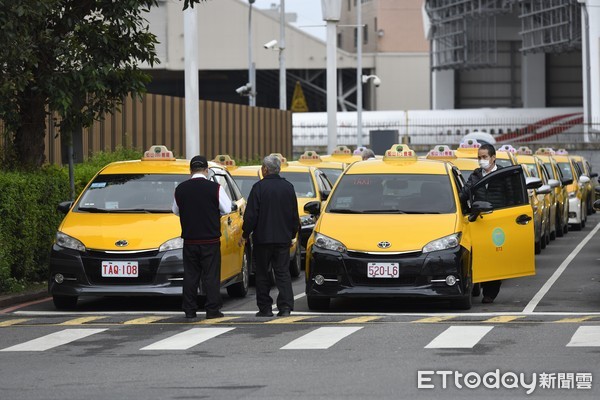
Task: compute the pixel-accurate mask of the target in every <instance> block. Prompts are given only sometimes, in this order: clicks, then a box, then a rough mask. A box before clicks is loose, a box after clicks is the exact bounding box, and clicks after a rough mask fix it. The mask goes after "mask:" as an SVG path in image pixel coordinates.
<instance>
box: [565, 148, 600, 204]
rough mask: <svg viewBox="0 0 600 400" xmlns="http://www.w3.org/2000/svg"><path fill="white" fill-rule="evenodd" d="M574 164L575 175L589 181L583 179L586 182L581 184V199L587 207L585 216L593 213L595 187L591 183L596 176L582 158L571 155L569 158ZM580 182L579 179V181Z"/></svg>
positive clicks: (586, 161)
mask: <svg viewBox="0 0 600 400" xmlns="http://www.w3.org/2000/svg"><path fill="white" fill-rule="evenodd" d="M569 157H571V159H572V160H573V161H574V162H575V166H576V168H577V171H578V172H577V174H578V176H579V177H582V176H585V177H587V178H589V179H584V180H585V181H586V182H584V183H583V192H584V193H583V198H584V199H585V204H586V205H587V215H590V214H592V213H594V212H595V211H594V207H593V204H594V198H595V191H594V189H595V186H597V185H595V184H594V183H592V179H593V178H596V177H597V176H598V174H597V173H593V172H592V166H591V165H590V163H589V162H588V160H586V159H585V158H584V157H583V156H579V155H571V156H569ZM580 180H581V179H580Z"/></svg>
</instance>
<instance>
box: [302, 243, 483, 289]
mask: <svg viewBox="0 0 600 400" xmlns="http://www.w3.org/2000/svg"><path fill="white" fill-rule="evenodd" d="M369 262H390V263H391V262H394V263H398V264H399V267H400V268H399V269H400V274H399V277H398V278H369V277H367V265H368V263H369ZM470 265H471V254H470V253H469V251H467V250H466V249H465V248H463V247H462V246H457V247H456V248H454V249H449V250H442V251H435V252H431V253H426V254H423V253H421V252H414V253H408V254H398V255H381V254H367V253H358V252H352V251H348V252H346V253H337V252H333V251H328V250H323V249H319V248H316V247H315V246H312V248H311V254H310V264H309V268H310V271H309V276H308V277H307V281H306V294H307V295H308V296H312V297H329V298H331V297H436V298H444V299H458V298H461V297H464V296H466V294H467V293H468V294H469V295H470V293H471V288H472V283H471V281H472V277H471V269H470ZM317 275H321V276H323V278H324V279H325V281H324V282H323V284H321V285H318V284H317V283H316V282H315V279H314V278H315V276H317ZM448 275H454V276H455V277H456V278H457V279H458V282H456V284H455V285H453V286H448V285H447V284H446V283H445V281H444V280H445V279H446V277H447V276H448Z"/></svg>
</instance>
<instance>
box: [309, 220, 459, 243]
mask: <svg viewBox="0 0 600 400" xmlns="http://www.w3.org/2000/svg"><path fill="white" fill-rule="evenodd" d="M456 223H457V221H456V214H427V215H424V214H400V215H389V214H387V215H379V214H364V215H360V214H358V215H357V214H334V213H326V214H322V215H321V219H320V220H319V226H318V227H317V231H318V232H319V233H321V234H323V235H325V236H329V237H330V238H332V239H335V240H338V241H340V242H342V244H344V246H346V248H347V249H348V250H356V251H385V252H401V251H420V250H421V249H422V248H423V246H425V245H426V244H427V243H429V242H431V241H432V240H436V239H439V238H441V237H444V236H447V235H450V234H452V233H454V232H456ZM379 242H389V243H390V247H389V248H386V249H382V248H379V247H377V243H379Z"/></svg>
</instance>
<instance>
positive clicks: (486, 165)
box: [479, 160, 490, 169]
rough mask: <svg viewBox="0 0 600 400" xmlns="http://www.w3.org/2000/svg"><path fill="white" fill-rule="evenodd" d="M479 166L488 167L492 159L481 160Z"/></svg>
mask: <svg viewBox="0 0 600 400" xmlns="http://www.w3.org/2000/svg"><path fill="white" fill-rule="evenodd" d="M479 166H480V167H481V168H483V169H488V168H489V167H490V160H479Z"/></svg>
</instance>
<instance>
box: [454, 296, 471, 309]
mask: <svg viewBox="0 0 600 400" xmlns="http://www.w3.org/2000/svg"><path fill="white" fill-rule="evenodd" d="M472 305H473V301H472V297H471V296H470V295H469V296H463V297H461V298H460V299H458V300H452V308H456V309H457V310H470V309H471V306H472Z"/></svg>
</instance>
